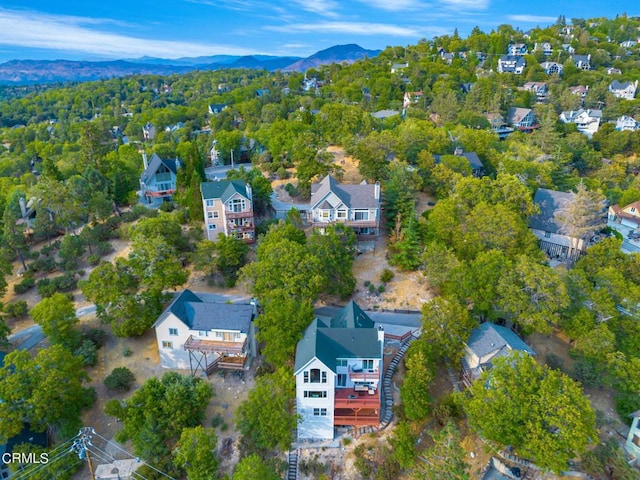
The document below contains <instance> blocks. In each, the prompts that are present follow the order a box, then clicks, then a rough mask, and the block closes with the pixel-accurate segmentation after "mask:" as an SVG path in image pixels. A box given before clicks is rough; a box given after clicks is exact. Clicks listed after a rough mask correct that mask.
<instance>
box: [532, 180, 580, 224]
mask: <svg viewBox="0 0 640 480" xmlns="http://www.w3.org/2000/svg"><path fill="white" fill-rule="evenodd" d="M574 198H575V193H573V192H558V191H557V190H549V189H547V188H539V189H538V191H536V194H535V195H534V197H533V203H535V204H536V205H538V207H539V208H540V213H539V214H538V215H533V216H531V217H530V218H529V228H535V229H536V230H542V231H544V232H550V233H557V232H558V230H559V229H560V224H559V223H558V221H557V219H556V218H555V215H556V212H557V211H558V210H560V209H562V208H566V206H567V205H568V204H570V203H571V202H573V200H574Z"/></svg>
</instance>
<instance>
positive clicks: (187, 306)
mask: <svg viewBox="0 0 640 480" xmlns="http://www.w3.org/2000/svg"><path fill="white" fill-rule="evenodd" d="M256 315H257V309H256V305H255V304H232V303H214V302H209V301H205V300H204V299H203V298H200V297H199V296H198V295H196V294H195V293H193V292H192V291H191V290H184V291H183V292H181V293H180V294H178V295H177V296H176V298H174V299H173V301H172V302H171V303H170V304H169V306H168V307H167V308H166V310H165V311H164V312H162V314H161V315H160V316H159V317H158V319H157V320H156V322H155V323H154V324H153V328H154V330H155V333H156V340H157V342H158V352H159V353H160V363H161V365H162V367H163V368H175V369H190V370H191V373H192V374H194V375H195V374H196V372H197V371H198V370H202V371H204V372H206V373H207V374H209V373H211V372H212V371H213V370H215V369H227V370H242V369H245V368H248V366H249V362H250V360H251V359H252V358H253V357H255V355H256V340H255V331H254V326H253V320H254V318H255V317H256Z"/></svg>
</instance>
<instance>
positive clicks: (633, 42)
mask: <svg viewBox="0 0 640 480" xmlns="http://www.w3.org/2000/svg"><path fill="white" fill-rule="evenodd" d="M637 43H638V42H637V41H636V40H625V41H624V42H620V46H621V47H622V48H631V47H635V46H636V45H637Z"/></svg>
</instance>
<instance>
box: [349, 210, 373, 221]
mask: <svg viewBox="0 0 640 480" xmlns="http://www.w3.org/2000/svg"><path fill="white" fill-rule="evenodd" d="M353 219H354V220H369V211H368V210H362V211H358V212H354V215H353Z"/></svg>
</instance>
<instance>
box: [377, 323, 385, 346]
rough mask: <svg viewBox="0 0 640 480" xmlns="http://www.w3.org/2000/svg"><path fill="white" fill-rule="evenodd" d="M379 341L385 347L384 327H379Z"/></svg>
mask: <svg viewBox="0 0 640 480" xmlns="http://www.w3.org/2000/svg"><path fill="white" fill-rule="evenodd" d="M378 341H379V342H380V343H381V344H383V345H384V327H383V326H382V325H378Z"/></svg>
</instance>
